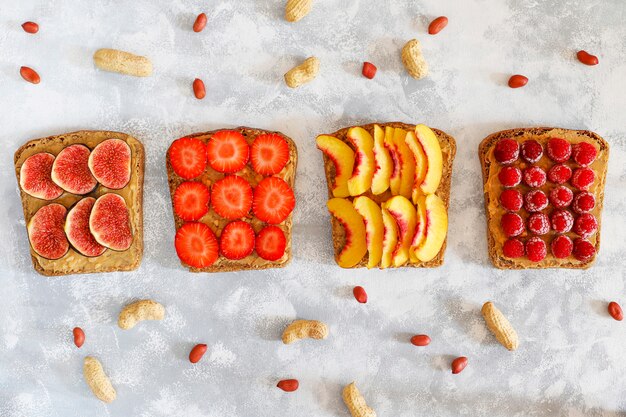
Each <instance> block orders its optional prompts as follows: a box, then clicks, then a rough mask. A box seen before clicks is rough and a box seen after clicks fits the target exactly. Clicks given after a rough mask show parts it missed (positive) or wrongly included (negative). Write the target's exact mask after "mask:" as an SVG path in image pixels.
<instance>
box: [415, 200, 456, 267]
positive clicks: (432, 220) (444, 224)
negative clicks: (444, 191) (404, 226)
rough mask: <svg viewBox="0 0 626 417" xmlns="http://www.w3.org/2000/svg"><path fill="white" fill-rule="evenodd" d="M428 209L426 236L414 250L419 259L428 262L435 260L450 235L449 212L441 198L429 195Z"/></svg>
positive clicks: (426, 203)
mask: <svg viewBox="0 0 626 417" xmlns="http://www.w3.org/2000/svg"><path fill="white" fill-rule="evenodd" d="M424 205H425V208H426V231H425V233H426V236H425V238H424V240H423V241H422V243H421V244H420V245H419V246H418V247H417V248H415V249H414V254H415V257H416V258H417V259H419V260H420V261H422V262H428V261H430V260H431V259H433V258H434V257H435V256H437V254H438V253H439V251H440V250H441V247H442V246H443V242H444V241H445V240H446V234H447V233H448V210H447V209H446V205H445V204H444V202H443V200H441V198H439V197H437V196H436V195H435V194H429V195H427V196H426V199H425V200H424Z"/></svg>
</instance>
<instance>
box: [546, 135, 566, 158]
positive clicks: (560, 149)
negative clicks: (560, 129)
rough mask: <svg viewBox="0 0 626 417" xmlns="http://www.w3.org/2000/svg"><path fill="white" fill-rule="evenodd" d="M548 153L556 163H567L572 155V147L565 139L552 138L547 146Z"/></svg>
mask: <svg viewBox="0 0 626 417" xmlns="http://www.w3.org/2000/svg"><path fill="white" fill-rule="evenodd" d="M546 152H547V153H548V156H549V157H550V159H552V160H553V161H554V162H558V163H561V162H565V161H567V160H568V159H569V157H570V156H571V155H572V145H570V143H569V142H568V141H566V140H565V139H561V138H552V139H550V140H549V141H548V144H547V145H546Z"/></svg>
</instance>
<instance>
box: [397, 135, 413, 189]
mask: <svg viewBox="0 0 626 417" xmlns="http://www.w3.org/2000/svg"><path fill="white" fill-rule="evenodd" d="M406 133H407V132H406V130H404V129H399V128H396V130H395V132H394V135H393V138H394V142H395V143H396V148H397V149H398V152H399V153H400V190H399V192H398V194H400V195H402V196H404V197H406V198H411V193H412V191H413V180H414V176H415V158H414V157H413V153H412V152H411V150H410V149H409V147H408V146H407V145H406V142H405V140H404V139H405V138H406Z"/></svg>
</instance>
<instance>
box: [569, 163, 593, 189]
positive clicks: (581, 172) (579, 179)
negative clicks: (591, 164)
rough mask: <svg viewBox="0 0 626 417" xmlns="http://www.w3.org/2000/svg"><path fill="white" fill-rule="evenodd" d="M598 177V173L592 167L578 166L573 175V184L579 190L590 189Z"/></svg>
mask: <svg viewBox="0 0 626 417" xmlns="http://www.w3.org/2000/svg"><path fill="white" fill-rule="evenodd" d="M595 179H596V174H595V173H594V172H593V170H592V169H590V168H578V169H577V170H576V171H574V175H572V185H573V186H574V187H576V188H578V189H579V190H585V191H586V190H588V189H589V187H591V184H593V181H594V180H595Z"/></svg>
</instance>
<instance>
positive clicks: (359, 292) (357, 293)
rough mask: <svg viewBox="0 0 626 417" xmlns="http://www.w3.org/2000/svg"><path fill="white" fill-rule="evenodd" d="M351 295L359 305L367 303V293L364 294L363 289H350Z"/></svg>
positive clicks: (358, 287) (357, 287)
mask: <svg viewBox="0 0 626 417" xmlns="http://www.w3.org/2000/svg"><path fill="white" fill-rule="evenodd" d="M352 294H353V295H354V298H355V299H356V300H357V301H358V302H359V303H361V304H365V303H367V293H366V292H365V288H363V287H361V286H360V285H357V286H356V287H354V288H353V289H352Z"/></svg>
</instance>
